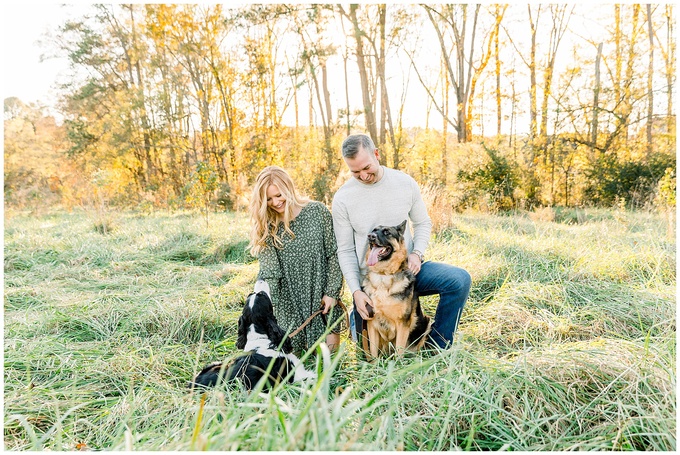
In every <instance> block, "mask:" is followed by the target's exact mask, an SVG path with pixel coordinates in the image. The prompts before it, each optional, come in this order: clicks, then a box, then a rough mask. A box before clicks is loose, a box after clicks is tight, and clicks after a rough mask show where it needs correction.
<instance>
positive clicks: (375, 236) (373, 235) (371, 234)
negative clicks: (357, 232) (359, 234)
mask: <svg viewBox="0 0 680 455" xmlns="http://www.w3.org/2000/svg"><path fill="white" fill-rule="evenodd" d="M368 240H370V241H371V242H375V241H376V240H378V236H377V235H375V234H374V233H373V232H371V233H370V234H368Z"/></svg>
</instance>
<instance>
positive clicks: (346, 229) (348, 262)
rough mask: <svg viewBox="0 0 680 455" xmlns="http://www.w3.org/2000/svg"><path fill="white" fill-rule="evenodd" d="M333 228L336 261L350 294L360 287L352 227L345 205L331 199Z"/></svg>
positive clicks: (359, 273)
mask: <svg viewBox="0 0 680 455" xmlns="http://www.w3.org/2000/svg"><path fill="white" fill-rule="evenodd" d="M332 208H333V212H332V215H333V230H334V232H335V239H336V240H337V243H338V262H340V269H341V270H342V274H343V275H344V276H345V281H346V282H347V286H348V287H349V290H350V292H351V293H352V294H354V292H355V291H356V290H358V289H361V272H360V271H359V259H358V258H357V253H356V246H355V245H354V229H352V225H351V224H350V222H349V215H348V213H347V207H345V205H344V204H343V203H342V202H340V201H338V200H337V199H335V198H334V199H333V206H332Z"/></svg>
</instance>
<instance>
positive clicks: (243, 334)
mask: <svg viewBox="0 0 680 455" xmlns="http://www.w3.org/2000/svg"><path fill="white" fill-rule="evenodd" d="M247 341H248V323H247V322H246V320H245V316H244V315H241V317H240V318H238V337H237V338H236V347H237V348H238V349H243V348H245V347H246V342H247Z"/></svg>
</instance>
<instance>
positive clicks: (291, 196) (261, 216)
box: [248, 166, 309, 256]
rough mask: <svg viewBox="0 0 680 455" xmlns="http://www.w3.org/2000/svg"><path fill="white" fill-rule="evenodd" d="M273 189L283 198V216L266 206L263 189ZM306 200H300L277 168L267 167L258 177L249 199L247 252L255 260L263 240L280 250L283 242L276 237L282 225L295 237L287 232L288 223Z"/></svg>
mask: <svg viewBox="0 0 680 455" xmlns="http://www.w3.org/2000/svg"><path fill="white" fill-rule="evenodd" d="M270 185H276V186H277V187H278V188H279V191H280V192H281V195H282V196H283V197H285V198H286V206H285V210H284V212H283V214H280V213H278V212H276V211H275V210H273V209H271V208H270V207H268V206H267V188H269V186H270ZM308 203H309V199H308V198H306V197H304V196H300V195H299V194H298V193H297V190H296V189H295V184H294V183H293V180H292V179H291V178H290V176H289V175H288V173H287V172H286V171H284V170H283V169H282V168H280V167H278V166H268V167H266V168H264V169H262V171H261V172H260V173H259V174H258V176H257V179H255V185H254V186H253V194H252V196H251V198H250V244H249V245H248V247H249V248H250V252H251V254H252V255H253V256H257V255H258V254H259V253H260V251H262V250H263V249H264V248H265V247H266V246H267V238H269V237H271V243H272V245H274V247H276V248H281V247H283V241H282V240H281V238H280V237H279V236H278V235H277V231H278V230H279V225H280V224H281V223H283V227H284V232H287V233H288V234H289V235H291V236H293V237H295V235H294V234H293V231H291V229H290V220H291V219H292V218H293V212H294V210H295V209H296V208H302V207H304V206H306V205H307V204H308Z"/></svg>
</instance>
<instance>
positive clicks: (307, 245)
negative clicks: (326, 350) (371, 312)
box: [258, 201, 344, 352]
mask: <svg viewBox="0 0 680 455" xmlns="http://www.w3.org/2000/svg"><path fill="white" fill-rule="evenodd" d="M290 229H291V231H293V233H294V234H295V237H294V238H291V236H290V234H287V233H285V232H284V229H283V223H282V224H281V226H280V227H279V232H278V235H279V236H280V237H281V239H282V241H283V248H281V249H277V248H275V247H274V246H273V244H272V243H271V239H270V240H268V241H267V246H266V247H265V248H264V249H263V250H262V251H261V252H260V254H259V257H258V259H259V261H260V272H259V274H258V279H261V280H265V281H266V282H267V283H268V284H269V287H270V289H271V294H272V302H273V304H274V315H275V316H276V319H277V321H278V323H279V325H280V326H281V328H283V329H284V330H286V331H288V332H292V331H294V330H295V329H297V328H298V327H300V326H301V325H302V323H303V322H304V321H305V320H306V319H307V318H308V317H309V316H310V315H311V314H312V313H313V312H315V311H316V310H318V309H319V308H320V307H321V298H322V297H323V296H324V295H327V296H329V297H333V298H335V299H338V300H340V289H341V287H342V271H341V270H340V264H339V263H338V256H337V249H338V247H337V244H336V241H335V234H334V233H333V219H332V217H331V213H330V211H329V210H328V208H326V206H325V205H324V204H322V203H321V202H315V201H312V202H309V203H308V204H307V205H306V206H305V207H303V208H302V210H301V211H300V213H299V214H298V216H297V217H295V219H294V220H293V221H291V222H290ZM339 318H343V320H344V316H343V312H342V309H341V308H340V307H339V305H335V306H334V307H333V309H332V311H331V312H330V315H326V320H327V323H328V324H329V325H331V324H332V323H334V322H335V321H337V320H338V319H339ZM340 324H342V322H341V323H340ZM340 324H339V325H337V326H336V327H335V329H334V330H333V332H336V333H337V332H339V330H340ZM325 330H326V324H325V323H324V321H323V318H322V317H321V315H320V316H317V317H315V318H314V319H312V322H311V323H310V324H309V325H308V326H307V327H306V328H305V329H304V330H302V331H301V332H300V333H298V334H297V335H295V336H294V337H293V338H292V341H293V350H294V351H296V352H302V351H306V350H307V349H309V348H310V347H311V346H312V345H313V344H314V343H315V342H316V341H317V340H318V339H319V337H321V336H322V335H323V333H324V332H325Z"/></svg>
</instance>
